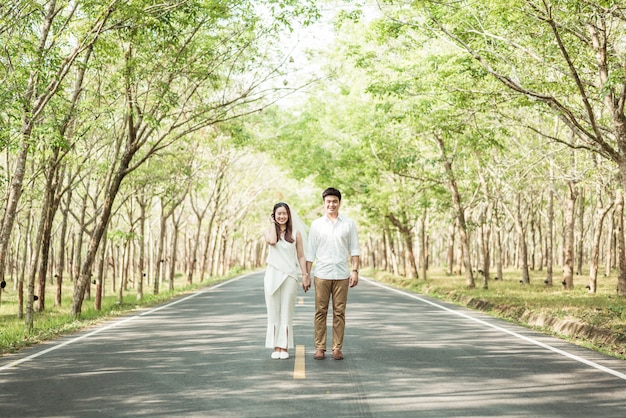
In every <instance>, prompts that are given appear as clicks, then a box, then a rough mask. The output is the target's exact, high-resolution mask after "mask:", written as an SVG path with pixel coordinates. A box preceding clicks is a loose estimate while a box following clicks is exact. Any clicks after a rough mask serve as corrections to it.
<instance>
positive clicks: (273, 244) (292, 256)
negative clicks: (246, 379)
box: [264, 202, 308, 360]
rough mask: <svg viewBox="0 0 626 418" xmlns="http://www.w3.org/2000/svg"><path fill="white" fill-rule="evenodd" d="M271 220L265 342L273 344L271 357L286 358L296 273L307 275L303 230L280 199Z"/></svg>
mask: <svg viewBox="0 0 626 418" xmlns="http://www.w3.org/2000/svg"><path fill="white" fill-rule="evenodd" d="M294 215H295V214H294ZM270 222H271V223H272V224H271V225H270V226H269V227H268V228H267V229H266V230H265V232H264V235H265V241H266V242H267V243H268V244H269V253H268V256H267V269H266V270H265V279H264V286H265V303H266V305H267V332H266V336H265V346H266V347H267V348H274V352H273V353H272V355H271V358H272V359H275V360H277V359H281V360H286V359H288V358H289V352H288V349H289V348H290V347H293V311H294V307H295V304H296V292H297V286H298V276H302V277H303V278H305V277H308V275H307V272H306V259H305V256H304V242H305V240H306V236H305V235H306V231H305V230H304V225H303V224H302V223H301V222H300V221H299V219H297V218H296V220H295V221H294V219H293V217H292V214H291V210H290V209H289V205H287V204H286V203H283V202H280V203H277V204H275V205H274V210H273V212H272V214H271V215H270ZM294 223H295V224H296V226H295V227H294Z"/></svg>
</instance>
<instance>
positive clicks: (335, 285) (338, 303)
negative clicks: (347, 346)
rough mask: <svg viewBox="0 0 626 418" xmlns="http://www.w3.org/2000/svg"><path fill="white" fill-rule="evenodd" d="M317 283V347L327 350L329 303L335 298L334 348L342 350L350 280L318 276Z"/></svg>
mask: <svg viewBox="0 0 626 418" xmlns="http://www.w3.org/2000/svg"><path fill="white" fill-rule="evenodd" d="M314 283H315V322H314V325H313V334H314V338H315V349H316V350H326V318H327V316H328V305H329V303H330V299H331V297H332V300H333V350H341V347H342V345H343V333H344V330H345V328H346V303H347V302H348V287H349V284H350V281H349V280H348V279H344V280H326V279H320V278H319V277H316V278H315V280H314Z"/></svg>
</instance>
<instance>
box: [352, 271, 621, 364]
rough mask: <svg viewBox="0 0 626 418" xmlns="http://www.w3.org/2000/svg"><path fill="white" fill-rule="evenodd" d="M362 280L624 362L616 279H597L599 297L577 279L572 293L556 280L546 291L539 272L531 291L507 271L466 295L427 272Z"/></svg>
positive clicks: (459, 283) (456, 284) (457, 280)
mask: <svg viewBox="0 0 626 418" xmlns="http://www.w3.org/2000/svg"><path fill="white" fill-rule="evenodd" d="M363 274H365V275H368V276H370V277H373V278H374V279H375V280H377V281H379V282H382V283H386V284H389V285H391V286H394V287H398V288H401V289H404V290H407V291H411V292H414V293H419V294H423V295H428V296H431V297H434V298H437V299H440V300H445V301H448V302H452V303H455V304H458V305H462V306H466V307H469V308H472V309H477V310H481V311H484V312H485V313H488V314H490V315H492V316H495V317H498V318H502V319H505V320H508V321H510V322H514V323H517V324H520V325H523V326H526V327H528V328H531V329H536V330H540V331H542V332H545V333H549V334H552V335H555V336H558V337H560V338H563V339H566V340H568V341H571V342H574V343H576V344H578V345H581V346H584V347H587V348H592V349H594V350H597V351H600V352H603V353H605V354H609V355H611V356H614V357H617V358H620V359H626V298H624V297H618V296H617V293H616V290H615V289H616V285H617V278H615V277H608V278H605V277H602V278H599V279H598V289H597V292H596V293H595V294H590V293H589V292H588V291H587V289H586V288H585V286H586V285H587V281H588V276H584V275H581V276H576V277H575V278H574V289H573V290H565V289H563V287H562V285H561V283H560V281H561V278H560V277H559V276H557V275H555V276H554V285H553V286H552V287H548V286H546V285H545V284H544V282H543V280H544V278H545V272H543V271H539V272H538V271H533V272H531V278H530V284H529V285H524V284H521V283H520V281H519V279H520V273H519V272H518V271H507V272H505V273H504V277H503V280H490V281H489V283H488V288H487V289H483V288H482V277H481V278H477V279H475V282H476V288H474V289H468V288H467V286H466V284H465V277H464V276H449V275H447V274H446V273H445V272H443V271H429V275H428V277H427V280H422V279H412V280H411V279H406V278H404V277H398V276H394V275H392V274H389V273H387V272H380V271H373V270H369V271H367V270H365V271H363Z"/></svg>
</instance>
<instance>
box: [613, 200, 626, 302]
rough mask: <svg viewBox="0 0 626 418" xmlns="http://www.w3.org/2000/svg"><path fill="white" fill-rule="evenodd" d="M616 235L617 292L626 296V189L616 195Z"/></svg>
mask: <svg viewBox="0 0 626 418" xmlns="http://www.w3.org/2000/svg"><path fill="white" fill-rule="evenodd" d="M615 215H616V222H615V235H616V240H617V251H616V253H617V254H616V257H617V265H618V271H617V294H618V295H619V296H626V243H625V242H624V191H623V190H622V189H618V191H617V193H616V196H615Z"/></svg>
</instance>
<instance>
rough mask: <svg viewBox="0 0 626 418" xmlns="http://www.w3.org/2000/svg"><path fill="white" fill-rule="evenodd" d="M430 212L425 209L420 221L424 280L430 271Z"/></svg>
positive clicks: (421, 266)
mask: <svg viewBox="0 0 626 418" xmlns="http://www.w3.org/2000/svg"><path fill="white" fill-rule="evenodd" d="M427 213H428V210H427V209H426V208H424V212H423V213H422V216H421V219H420V236H419V240H420V255H419V257H420V268H421V270H422V279H424V280H426V272H427V271H428V240H427V239H426V237H427V234H426V218H427Z"/></svg>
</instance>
